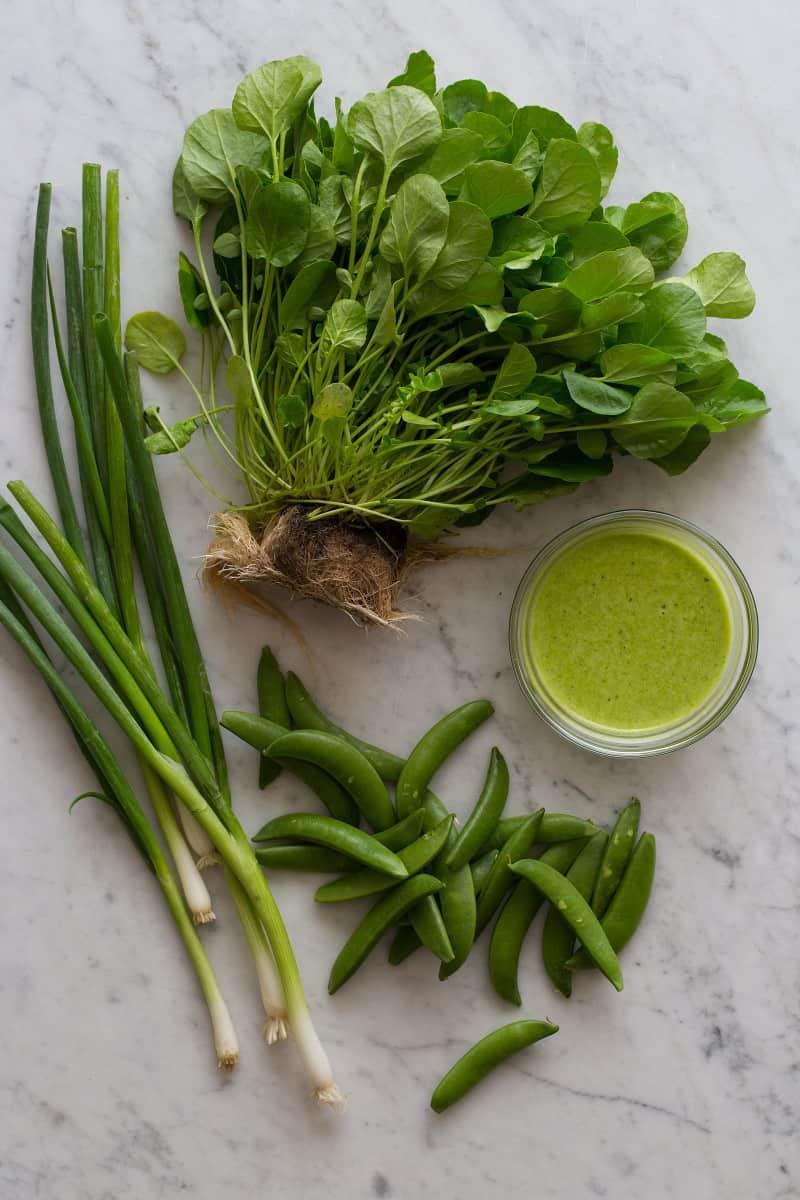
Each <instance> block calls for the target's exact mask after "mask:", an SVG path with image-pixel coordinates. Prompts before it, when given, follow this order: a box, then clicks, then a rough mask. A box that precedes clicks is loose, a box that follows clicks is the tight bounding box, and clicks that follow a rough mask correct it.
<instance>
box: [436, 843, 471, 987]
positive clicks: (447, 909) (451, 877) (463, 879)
mask: <svg viewBox="0 0 800 1200" xmlns="http://www.w3.org/2000/svg"><path fill="white" fill-rule="evenodd" d="M457 836H458V835H457V834H456V831H455V829H452V830H451V832H450V836H449V837H448V839H447V842H446V843H445V847H444V849H443V850H442V852H441V854H440V855H439V857H438V858H437V860H436V863H435V866H434V870H433V873H434V874H435V875H437V876H438V877H439V879H441V881H442V884H443V885H444V886H443V887H442V890H441V891H440V892H439V894H438V896H437V900H438V902H439V908H440V910H441V914H442V920H443V921H444V927H445V929H446V930H447V936H448V938H449V939H450V945H451V947H452V950H453V957H452V958H451V959H450V961H449V962H443V963H442V965H441V966H440V967H439V978H440V979H442V980H444V979H448V978H449V977H450V976H451V975H452V974H453V973H454V972H455V971H457V970H458V969H459V967H461V966H463V964H464V963H465V962H466V961H467V958H468V957H469V952H470V950H471V949H472V945H473V943H474V941H475V914H476V903H475V888H474V887H473V885H472V872H471V871H470V869H469V865H468V864H467V863H465V864H464V866H463V867H458V868H457V869H456V870H455V871H451V870H450V868H449V867H446V866H444V863H445V860H446V859H447V856H448V854H449V852H450V850H451V848H452V846H453V844H454V842H455V840H456V837H457Z"/></svg>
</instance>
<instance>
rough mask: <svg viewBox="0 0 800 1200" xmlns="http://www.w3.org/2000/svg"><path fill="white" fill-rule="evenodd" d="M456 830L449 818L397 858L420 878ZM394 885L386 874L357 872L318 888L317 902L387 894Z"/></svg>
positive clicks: (424, 834) (381, 872) (398, 853)
mask: <svg viewBox="0 0 800 1200" xmlns="http://www.w3.org/2000/svg"><path fill="white" fill-rule="evenodd" d="M402 823H404V822H402ZM452 827H453V817H452V816H447V817H445V819H444V820H443V821H440V823H439V824H438V825H437V826H436V827H435V828H434V829H431V830H430V832H428V833H423V834H422V836H421V837H419V838H417V840H416V841H414V842H412V843H411V844H410V845H409V846H406V847H405V849H402V850H398V851H397V857H398V858H399V859H400V862H401V863H402V864H403V866H404V867H405V868H406V870H407V871H408V874H409V875H416V874H417V872H418V871H421V870H422V868H423V867H424V866H426V865H427V864H428V863H429V862H430V861H431V860H432V859H434V858H435V857H436V855H437V854H438V853H439V851H440V850H441V848H442V846H444V844H445V842H446V841H447V838H448V835H449V833H450V830H451V829H452ZM385 844H386V843H385V842H384V845H385ZM394 882H395V881H394V880H393V879H392V878H390V877H389V876H387V875H386V874H385V872H383V871H356V872H355V874H353V875H346V876H345V877H344V878H343V879H333V880H331V882H330V883H324V884H323V885H322V887H320V888H318V889H317V892H316V895H315V896H314V899H315V900H318V901H320V903H323V904H330V903H336V902H338V901H340V900H358V899H360V897H362V896H373V895H374V894H375V893H376V892H385V891H386V889H387V888H390V887H393V886H394Z"/></svg>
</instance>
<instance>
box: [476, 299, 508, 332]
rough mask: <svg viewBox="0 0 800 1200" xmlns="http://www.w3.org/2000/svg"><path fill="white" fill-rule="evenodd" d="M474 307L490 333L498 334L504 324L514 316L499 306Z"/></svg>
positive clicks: (480, 305)
mask: <svg viewBox="0 0 800 1200" xmlns="http://www.w3.org/2000/svg"><path fill="white" fill-rule="evenodd" d="M473 307H474V309H475V312H476V313H477V314H478V316H479V317H480V319H481V320H482V321H483V324H484V326H485V327H486V329H487V330H488V331H489V333H496V332H497V330H498V329H499V328H500V326H501V325H502V324H503V322H504V321H508V320H509V319H510V318H511V317H512V316H513V315H514V314H513V313H510V312H508V311H507V310H506V309H505V308H500V307H499V305H497V304H491V305H483V304H475V305H473Z"/></svg>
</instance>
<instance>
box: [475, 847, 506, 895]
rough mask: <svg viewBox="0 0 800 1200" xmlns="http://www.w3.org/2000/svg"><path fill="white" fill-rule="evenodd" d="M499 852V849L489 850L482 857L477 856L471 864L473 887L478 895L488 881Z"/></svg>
mask: <svg viewBox="0 0 800 1200" xmlns="http://www.w3.org/2000/svg"><path fill="white" fill-rule="evenodd" d="M499 853H500V851H499V850H487V851H486V853H485V854H482V855H481V857H480V858H476V859H475V860H474V861H473V862H471V863H470V864H469V871H470V875H471V876H472V889H473V891H474V892H475V895H476V896H480V894H481V889H482V888H483V885H484V883H485V882H486V876H487V875H488V874H489V871H490V870H491V869H492V863H493V862H494V860H495V859H496V858H497V856H498V854H499Z"/></svg>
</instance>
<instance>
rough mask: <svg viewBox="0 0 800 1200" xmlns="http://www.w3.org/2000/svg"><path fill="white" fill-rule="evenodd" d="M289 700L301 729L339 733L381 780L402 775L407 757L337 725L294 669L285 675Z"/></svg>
mask: <svg viewBox="0 0 800 1200" xmlns="http://www.w3.org/2000/svg"><path fill="white" fill-rule="evenodd" d="M286 702H287V704H288V706H289V711H290V712H291V714H292V718H293V720H294V723H295V725H296V726H297V728H298V729H319V730H321V731H322V732H323V733H333V734H336V735H337V737H341V738H344V740H345V741H346V742H349V743H350V745H351V746H355V748H356V749H357V750H360V751H361V753H362V754H363V755H364V758H366V759H368V760H369V762H371V763H372V765H373V767H374V768H375V770H376V771H377V772H378V774H379V775H380V777H381V779H383V780H385V781H386V782H387V783H394V782H395V781H396V780H397V779H398V778H399V776H400V772H401V771H402V769H403V764H404V763H405V759H404V758H400V756H399V755H398V754H392V753H391V752H390V751H388V750H382V749H381V748H380V746H373V745H372V743H371V742H364V741H362V740H361V738H357V737H354V736H353V734H352V733H348V732H347V730H346V729H342V728H341V726H340V725H336V724H335V723H334V722H333V721H331V720H330V718H329V717H327V716H326V715H325V713H324V712H322V710H321V709H320V708H318V707H317V705H316V704H315V703H314V701H313V699H312V698H311V696H310V694H309V692H308V690H307V689H306V687H305V686H304V685H303V683H302V681H301V680H300V679H299V678H298V677H297V675H295V673H294V672H293V671H289V673H288V674H287V676H286Z"/></svg>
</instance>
